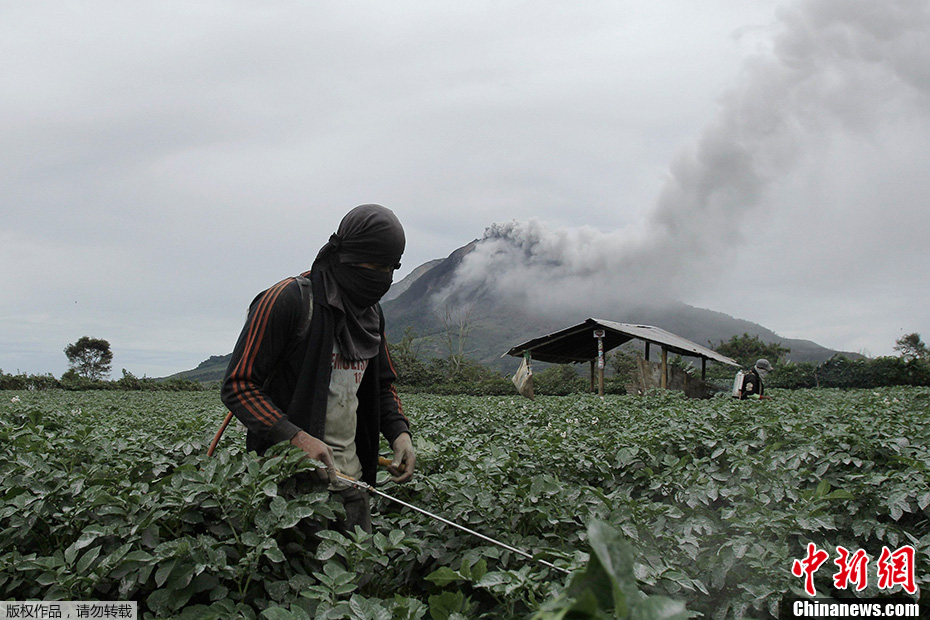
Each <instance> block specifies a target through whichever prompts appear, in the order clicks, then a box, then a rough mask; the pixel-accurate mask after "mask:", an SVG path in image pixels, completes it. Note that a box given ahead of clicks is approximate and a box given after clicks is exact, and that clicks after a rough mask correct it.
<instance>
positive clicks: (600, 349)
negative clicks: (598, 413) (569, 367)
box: [592, 329, 604, 396]
mask: <svg viewBox="0 0 930 620" xmlns="http://www.w3.org/2000/svg"><path fill="white" fill-rule="evenodd" d="M594 337H595V338H597V395H598V396H603V395H604V330H603V329H595V330H594ZM592 370H593V368H592ZM592 378H593V377H592Z"/></svg>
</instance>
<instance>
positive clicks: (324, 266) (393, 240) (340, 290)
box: [313, 205, 406, 359]
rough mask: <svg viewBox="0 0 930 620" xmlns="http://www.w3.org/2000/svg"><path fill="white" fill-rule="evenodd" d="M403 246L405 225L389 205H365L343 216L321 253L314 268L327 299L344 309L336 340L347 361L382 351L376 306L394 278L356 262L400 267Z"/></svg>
mask: <svg viewBox="0 0 930 620" xmlns="http://www.w3.org/2000/svg"><path fill="white" fill-rule="evenodd" d="M405 244H406V240H405V237H404V229H403V227H402V226H401V224H400V221H399V220H398V219H397V216H396V215H394V213H393V212H392V211H391V210H390V209H387V208H385V207H382V206H381V205H361V206H358V207H355V208H354V209H352V210H351V211H349V212H348V213H347V214H346V216H345V217H344V218H342V222H340V224H339V228H338V230H337V231H336V233H335V234H334V235H332V236H331V237H330V238H329V242H328V243H327V244H326V245H324V246H323V247H322V249H320V252H319V254H317V257H316V260H315V261H314V262H313V269H314V270H315V271H318V272H319V273H320V274H321V276H322V278H323V286H324V288H325V289H326V300H327V302H328V303H329V305H330V306H331V307H333V308H335V309H337V310H339V311H341V313H342V316H341V317H340V318H339V319H337V323H336V339H337V340H338V342H339V347H340V349H341V350H342V355H343V356H344V357H346V358H347V359H370V358H372V357H374V356H375V355H377V354H378V347H379V346H380V344H381V331H380V317H379V315H378V309H377V308H376V307H375V304H377V303H378V301H380V300H381V298H382V297H383V296H384V294H385V293H387V291H388V289H389V288H390V287H391V282H392V280H393V273H392V272H390V271H388V272H385V271H379V270H375V269H367V268H365V267H360V266H358V263H368V264H372V265H377V266H386V267H390V268H391V269H392V270H393V269H396V268H398V267H400V257H401V255H402V254H403V253H404V246H405Z"/></svg>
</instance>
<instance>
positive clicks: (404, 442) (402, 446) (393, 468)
mask: <svg viewBox="0 0 930 620" xmlns="http://www.w3.org/2000/svg"><path fill="white" fill-rule="evenodd" d="M391 448H393V450H394V460H393V461H391V464H390V465H388V468H387V470H388V471H389V472H391V475H393V476H394V477H393V478H391V480H392V481H393V482H407V481H408V480H410V479H411V478H412V477H413V468H414V465H415V464H416V462H417V455H416V453H415V452H414V451H413V441H412V440H411V439H410V433H401V434H400V435H398V436H397V439H395V440H394V443H393V444H391ZM401 465H403V467H404V468H403V469H400V468H401Z"/></svg>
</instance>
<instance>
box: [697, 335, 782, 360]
mask: <svg viewBox="0 0 930 620" xmlns="http://www.w3.org/2000/svg"><path fill="white" fill-rule="evenodd" d="M711 348H712V349H714V350H715V351H716V352H717V353H720V354H722V355H726V356H727V357H729V358H732V359H734V360H736V361H737V362H739V363H740V364H741V365H742V366H745V367H749V366H752V365H753V364H755V363H756V360H759V359H767V360H768V361H770V362H772V364H777V363H778V361H779V360H780V359H781V358H782V357H784V356H785V355H787V354H788V353H791V349H790V348H788V347H783V346H781V345H778V344H775V343H774V342H763V341H762V339H761V338H759V336H750V335H749V334H747V333H744V334H743V335H742V336H733V337H732V338H730V339H729V340H727V341H726V342H720V343H719V344H718V345H716V346H713V345H711Z"/></svg>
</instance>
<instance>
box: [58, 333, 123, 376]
mask: <svg viewBox="0 0 930 620" xmlns="http://www.w3.org/2000/svg"><path fill="white" fill-rule="evenodd" d="M65 355H66V356H68V364H69V365H70V366H71V370H73V371H74V372H76V373H77V374H78V375H80V376H81V377H84V378H85V379H90V380H91V381H98V380H100V379H103V378H104V377H106V376H107V375H109V374H110V364H111V363H112V362H113V352H112V351H110V343H109V342H107V341H106V340H103V339H102V338H91V337H89V336H82V337H81V338H79V339H78V341H77V342H75V343H73V344H69V345H68V346H67V347H65Z"/></svg>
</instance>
